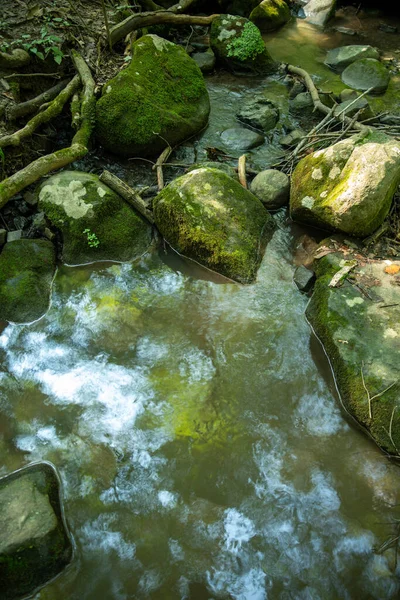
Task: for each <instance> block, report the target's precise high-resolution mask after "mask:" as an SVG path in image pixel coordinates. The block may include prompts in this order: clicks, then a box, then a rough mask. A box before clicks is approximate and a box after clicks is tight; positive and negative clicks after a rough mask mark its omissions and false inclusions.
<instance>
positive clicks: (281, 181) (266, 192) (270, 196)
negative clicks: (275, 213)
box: [250, 169, 290, 210]
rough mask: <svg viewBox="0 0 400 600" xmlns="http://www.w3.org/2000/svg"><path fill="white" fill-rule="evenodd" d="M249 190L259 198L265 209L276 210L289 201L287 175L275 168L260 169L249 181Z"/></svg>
mask: <svg viewBox="0 0 400 600" xmlns="http://www.w3.org/2000/svg"><path fill="white" fill-rule="evenodd" d="M250 191H251V192H252V193H253V194H254V195H255V196H257V198H258V199H259V200H261V202H262V203H263V204H264V206H265V208H266V209H267V210H276V209H278V208H281V207H282V206H285V205H286V204H287V203H288V202H289V196H290V182H289V177H288V176H287V175H286V174H285V173H282V171H277V170H275V169H267V170H266V171H261V173H258V175H256V177H255V178H254V179H253V181H252V182H251V185H250Z"/></svg>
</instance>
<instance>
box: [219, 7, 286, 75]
mask: <svg viewBox="0 0 400 600" xmlns="http://www.w3.org/2000/svg"><path fill="white" fill-rule="evenodd" d="M210 44H211V47H212V49H213V50H214V52H215V55H216V57H217V59H218V60H219V61H220V62H221V63H223V64H224V65H225V66H227V67H228V68H229V69H231V70H232V71H234V72H235V73H239V74H240V73H254V74H268V73H272V72H274V71H275V70H276V63H275V62H274V60H273V59H272V58H271V56H270V54H269V52H268V51H267V49H266V47H265V44H264V41H263V39H262V37H261V33H260V30H259V29H258V27H256V26H255V25H254V23H252V22H251V21H249V20H248V19H245V18H244V17H237V16H234V15H220V16H219V17H217V18H216V19H214V21H213V23H212V26H211V33H210Z"/></svg>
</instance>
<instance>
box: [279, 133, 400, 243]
mask: <svg viewBox="0 0 400 600" xmlns="http://www.w3.org/2000/svg"><path fill="white" fill-rule="evenodd" d="M399 182H400V143H399V142H396V141H394V140H392V139H390V138H388V137H386V136H383V135H382V136H376V137H374V136H366V137H361V136H355V137H352V138H349V139H347V140H343V141H341V142H338V143H337V144H334V145H333V146H330V147H329V148H326V149H325V150H319V151H317V152H314V153H313V154H310V155H308V156H306V157H305V158H303V159H302V160H301V161H300V162H299V164H298V165H297V167H296V169H295V170H294V172H293V175H292V182H291V195H290V212H291V216H292V218H293V220H295V221H300V222H301V223H305V224H307V225H313V226H314V227H319V228H321V229H327V230H331V231H332V230H334V231H335V230H336V231H341V232H344V233H347V234H350V235H354V236H356V237H365V236H367V235H370V234H371V233H373V232H374V231H375V230H376V229H377V228H378V227H379V226H380V225H381V224H382V223H383V221H384V219H385V218H386V216H387V214H388V212H389V209H390V205H391V202H392V199H393V195H394V193H395V191H396V189H397V186H398V184H399Z"/></svg>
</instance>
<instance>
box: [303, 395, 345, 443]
mask: <svg viewBox="0 0 400 600" xmlns="http://www.w3.org/2000/svg"><path fill="white" fill-rule="evenodd" d="M293 417H294V419H295V422H297V423H299V424H300V425H301V426H302V427H304V428H305V429H306V430H307V432H308V433H309V434H310V435H315V436H328V435H334V434H335V433H339V432H340V431H346V430H348V429H349V426H348V425H347V423H346V421H345V420H344V419H343V417H342V415H341V413H340V410H339V407H338V406H337V404H336V403H335V401H334V399H333V398H329V397H327V395H326V393H325V394H323V393H321V394H319V393H314V394H307V395H305V396H303V397H302V398H300V400H299V402H298V404H297V407H296V410H295V412H294V415H293Z"/></svg>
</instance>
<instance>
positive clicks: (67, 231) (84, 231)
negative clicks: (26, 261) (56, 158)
mask: <svg viewBox="0 0 400 600" xmlns="http://www.w3.org/2000/svg"><path fill="white" fill-rule="evenodd" d="M37 193H38V197H39V208H40V209H41V210H42V211H44V213H45V214H46V217H47V218H48V219H49V221H50V222H51V224H52V225H53V226H54V227H57V229H59V230H60V231H61V233H62V238H63V249H62V259H63V261H64V262H65V263H66V264H69V265H80V264H85V263H91V262H95V261H99V260H114V261H129V260H133V259H135V258H137V257H139V256H141V255H142V254H144V253H145V252H146V250H147V249H148V247H149V244H150V242H151V227H150V226H149V225H148V224H147V223H145V222H144V221H143V219H142V218H141V217H140V216H139V215H138V214H137V213H136V212H135V211H134V210H133V209H132V208H131V207H130V206H128V205H127V204H126V202H125V201H124V200H123V199H122V198H121V197H120V196H119V195H118V194H116V193H115V192H113V191H112V190H111V189H110V188H109V187H108V186H106V185H104V183H102V182H101V181H100V180H99V178H98V177H97V175H92V174H90V173H83V172H81V171H62V172H61V173H57V174H56V175H53V176H52V177H50V178H49V179H47V180H46V181H45V182H44V183H43V184H41V185H40V186H39V188H38V191H37Z"/></svg>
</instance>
